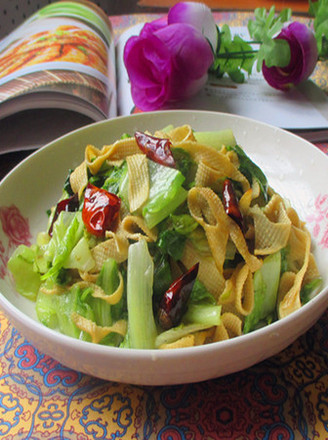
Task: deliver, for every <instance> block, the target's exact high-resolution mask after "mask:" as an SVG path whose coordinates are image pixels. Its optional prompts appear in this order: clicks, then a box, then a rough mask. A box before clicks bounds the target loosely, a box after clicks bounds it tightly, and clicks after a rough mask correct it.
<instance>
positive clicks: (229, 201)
mask: <svg viewBox="0 0 328 440" xmlns="http://www.w3.org/2000/svg"><path fill="white" fill-rule="evenodd" d="M222 194H223V204H224V209H225V212H226V213H227V214H228V215H229V217H231V218H232V219H233V220H234V221H235V222H236V223H237V224H238V226H239V227H240V229H243V216H242V213H241V212H240V209H239V205H238V201H237V197H236V194H235V191H234V189H233V184H232V182H231V180H229V179H225V181H224V182H223V193H222Z"/></svg>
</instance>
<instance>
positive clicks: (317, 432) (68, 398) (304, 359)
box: [0, 17, 328, 440]
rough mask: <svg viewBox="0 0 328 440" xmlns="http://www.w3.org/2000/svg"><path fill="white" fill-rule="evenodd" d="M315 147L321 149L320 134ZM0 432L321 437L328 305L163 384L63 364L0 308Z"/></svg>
mask: <svg viewBox="0 0 328 440" xmlns="http://www.w3.org/2000/svg"><path fill="white" fill-rule="evenodd" d="M137 19H138V18H136V20H137ZM126 20H127V18H126V17H120V18H118V17H117V18H115V19H114V24H116V25H120V26H121V27H120V28H122V26H124V25H127V22H126ZM129 24H131V18H130V19H129ZM132 24H133V23H132ZM318 147H319V148H321V149H322V150H323V151H324V152H325V153H328V144H321V145H319V146H318ZM181 368H183V365H181ZM0 438H4V439H8V440H11V439H12V440H19V439H31V440H32V439H36V440H40V439H51V440H55V439H63V440H64V439H65V440H66V439H70V440H71V439H72V440H89V439H94V440H101V439H108V440H109V439H110V440H112V439H121V438H124V439H128V440H130V439H140V440H147V439H161V440H198V439H202V440H216V439H228V440H261V439H263V440H264V439H268V440H269V439H272V440H273V439H276V440H278V439H279V440H287V439H320V440H323V439H328V312H325V313H324V314H323V316H322V317H321V319H320V320H319V321H318V322H317V324H316V325H315V326H314V327H312V328H311V329H310V330H309V331H308V332H307V333H306V334H304V335H303V336H302V337H300V338H299V339H298V340H297V341H296V342H295V343H293V344H292V345H291V346H289V347H288V348H286V349H285V350H284V351H283V352H281V353H279V354H278V355H276V356H274V357H272V358H270V359H268V360H266V361H264V362H262V363H260V364H258V365H255V366H253V367H252V368H249V369H247V370H245V371H242V372H239V373H236V374H232V375H229V376H226V377H222V378H219V379H216V380H211V381H206V382H202V383H196V384H188V385H181V386H167V387H140V386H132V385H125V384H119V383H114V382H106V381H103V380H99V379H96V378H93V377H90V376H87V375H84V374H81V373H79V372H77V371H73V370H71V369H69V368H66V367H65V366H64V365H62V364H60V363H58V362H57V361H56V360H54V359H52V358H50V357H49V356H46V355H44V354H43V353H40V352H39V351H38V350H37V349H36V348H35V347H33V346H32V345H31V344H30V343H29V342H28V341H27V340H25V339H24V335H22V334H20V333H19V332H18V331H17V330H16V329H15V328H14V327H13V326H12V325H11V324H10V322H9V321H8V320H7V318H6V317H5V316H4V315H3V314H2V313H1V312H0Z"/></svg>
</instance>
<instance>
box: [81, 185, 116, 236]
mask: <svg viewBox="0 0 328 440" xmlns="http://www.w3.org/2000/svg"><path fill="white" fill-rule="evenodd" d="M120 206H121V199H120V198H119V197H117V196H116V195H115V194H112V193H109V192H108V191H106V190H104V189H102V188H97V187H96V186H94V185H92V184H91V183H89V184H88V185H87V187H86V189H85V192H84V203H83V209H82V220H83V223H84V224H85V227H86V228H87V230H88V231H89V232H90V233H91V234H93V235H96V236H98V237H100V236H102V235H104V234H105V231H107V230H110V229H113V228H114V227H115V226H116V223H117V219H118V215H119V211H120Z"/></svg>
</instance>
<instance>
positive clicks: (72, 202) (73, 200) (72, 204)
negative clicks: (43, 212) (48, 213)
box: [48, 194, 79, 237]
mask: <svg viewBox="0 0 328 440" xmlns="http://www.w3.org/2000/svg"><path fill="white" fill-rule="evenodd" d="M78 209H79V197H78V195H77V194H73V195H72V196H71V197H68V198H67V199H63V200H60V201H59V202H58V203H57V205H56V209H55V213H54V216H53V218H52V222H51V225H50V227H49V230H48V234H49V235H50V237H51V236H52V230H53V227H54V223H55V221H56V220H57V218H58V216H59V214H60V213H61V212H62V211H66V212H68V211H70V212H75V211H77V210H78Z"/></svg>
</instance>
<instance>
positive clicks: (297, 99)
mask: <svg viewBox="0 0 328 440" xmlns="http://www.w3.org/2000/svg"><path fill="white" fill-rule="evenodd" d="M141 27H142V24H137V25H135V26H133V27H131V28H129V29H127V30H126V31H125V32H124V33H123V34H122V35H121V37H120V39H119V42H118V44H117V69H118V111H119V113H120V114H123V115H126V114H131V113H135V112H138V111H140V110H139V109H137V108H136V107H135V106H134V103H133V101H132V98H131V94H130V85H129V80H128V76H127V72H126V69H125V66H124V63H123V50H124V45H125V43H126V41H127V39H128V38H129V37H130V36H131V35H138V34H139V32H140V29H141ZM232 31H233V32H234V33H238V34H239V35H244V34H245V32H247V29H246V28H245V27H235V28H232ZM170 108H183V109H199V110H212V111H221V112H226V113H233V114H237V115H240V116H246V117H250V118H253V119H256V120H258V121H261V122H265V123H268V124H271V125H275V126H277V127H281V128H285V129H288V130H295V131H298V130H301V134H303V135H305V134H306V133H305V132H306V131H308V130H311V131H312V130H320V131H321V130H323V129H325V128H328V112H327V108H328V99H327V96H326V95H325V93H324V92H323V91H322V90H321V89H320V88H319V87H318V86H317V85H316V84H315V83H314V82H313V81H311V80H309V81H306V82H304V83H303V84H302V85H301V86H299V87H297V88H295V89H293V90H292V91H290V92H287V93H286V92H281V91H279V90H276V89H274V88H272V87H270V86H269V85H268V84H267V83H266V81H265V80H264V78H263V76H262V74H261V73H258V72H257V71H256V66H254V71H253V73H252V75H251V76H250V77H249V78H247V80H246V82H245V83H243V84H236V83H234V82H232V81H231V80H230V79H229V78H221V79H216V78H214V77H209V79H208V82H207V84H206V86H205V87H204V88H203V90H201V92H200V93H199V94H198V95H196V96H194V97H193V98H191V99H189V100H188V101H185V102H183V103H177V104H176V105H173V104H172V105H171V106H170ZM317 134H318V133H317Z"/></svg>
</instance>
